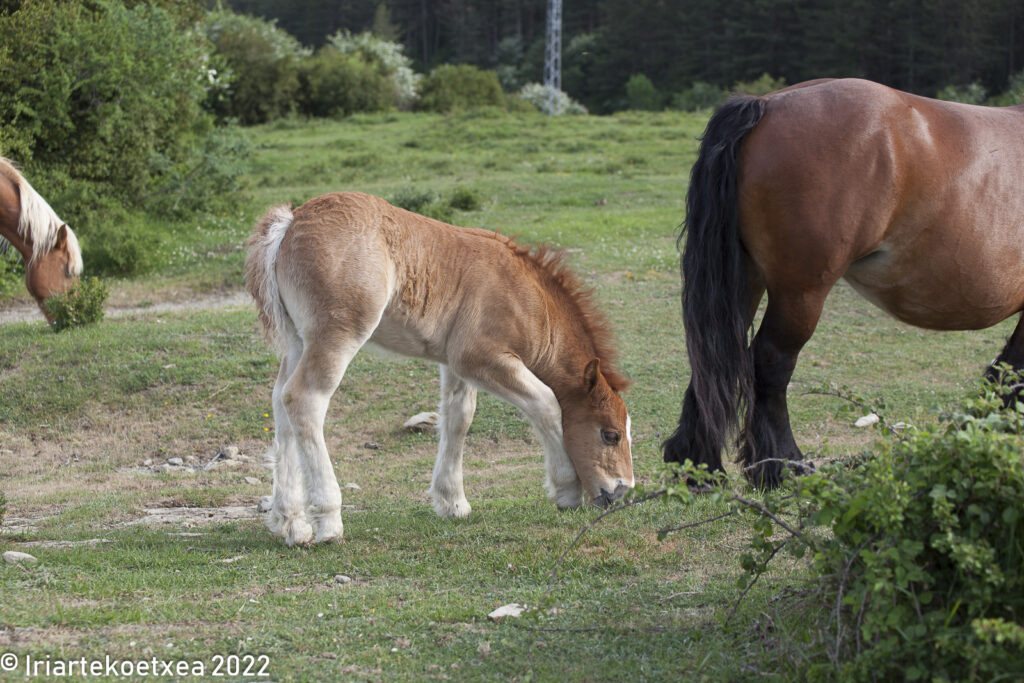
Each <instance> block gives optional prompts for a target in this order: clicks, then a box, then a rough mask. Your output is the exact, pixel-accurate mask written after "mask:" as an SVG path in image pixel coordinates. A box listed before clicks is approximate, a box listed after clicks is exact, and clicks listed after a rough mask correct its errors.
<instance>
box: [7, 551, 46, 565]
mask: <svg viewBox="0 0 1024 683" xmlns="http://www.w3.org/2000/svg"><path fill="white" fill-rule="evenodd" d="M38 561H39V560H37V559H36V558H35V557H34V556H33V555H29V554H28V553H19V552H18V551H17V550H8V551H7V552H5V553H4V562H8V563H10V564H35V563H36V562H38Z"/></svg>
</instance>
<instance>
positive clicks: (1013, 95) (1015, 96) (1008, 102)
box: [986, 71, 1024, 107]
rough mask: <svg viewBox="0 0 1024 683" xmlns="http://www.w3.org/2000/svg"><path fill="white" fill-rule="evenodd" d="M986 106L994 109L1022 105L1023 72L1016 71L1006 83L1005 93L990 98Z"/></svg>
mask: <svg viewBox="0 0 1024 683" xmlns="http://www.w3.org/2000/svg"><path fill="white" fill-rule="evenodd" d="M986 104H990V105H993V106H996V107H1012V106H1014V105H1018V104H1024V71H1018V72H1017V73H1015V74H1013V75H1012V76H1010V82H1009V83H1007V86H1006V91H1005V92H1003V93H1001V94H999V95H996V96H995V97H992V98H990V99H989V100H988V102H987V103H986Z"/></svg>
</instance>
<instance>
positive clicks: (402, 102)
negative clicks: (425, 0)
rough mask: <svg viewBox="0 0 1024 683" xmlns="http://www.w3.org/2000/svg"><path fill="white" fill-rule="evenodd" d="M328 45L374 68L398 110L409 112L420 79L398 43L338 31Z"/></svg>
mask: <svg viewBox="0 0 1024 683" xmlns="http://www.w3.org/2000/svg"><path fill="white" fill-rule="evenodd" d="M381 8H384V9H385V10H386V6H385V5H380V6H379V7H378V10H380V9H381ZM327 44H328V45H330V46H331V47H332V48H334V49H335V50H337V51H338V52H340V53H341V54H343V55H359V56H361V57H362V58H363V60H364V61H366V62H367V63H370V64H375V65H377V66H378V67H379V69H380V72H381V74H382V75H383V76H384V77H385V78H387V79H388V80H389V81H390V83H391V85H392V92H393V94H394V104H395V105H396V106H397V107H399V108H400V109H408V108H410V107H411V106H412V105H413V103H414V102H415V101H416V97H417V91H418V88H419V84H420V80H421V79H422V76H420V75H419V74H417V73H416V72H414V71H413V70H412V60H410V59H409V58H408V57H406V56H405V54H404V53H403V50H404V48H403V46H402V45H401V43H396V42H393V41H389V40H383V39H381V38H378V37H377V36H375V35H374V34H372V33H369V32H364V33H359V34H357V35H352V34H351V33H349V32H348V31H338V32H337V33H335V34H334V35H332V36H331V37H329V38H328V39H327Z"/></svg>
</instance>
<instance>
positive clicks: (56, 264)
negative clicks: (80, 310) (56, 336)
mask: <svg viewBox="0 0 1024 683" xmlns="http://www.w3.org/2000/svg"><path fill="white" fill-rule="evenodd" d="M8 245H13V246H14V248H15V249H17V250H18V253H20V254H21V258H22V260H23V261H24V262H25V286H26V287H27V288H28V291H29V294H31V295H32V297H33V298H34V299H35V300H36V303H38V304H39V308H40V309H41V310H42V311H43V315H45V316H46V317H47V319H48V320H49V315H48V314H47V313H46V310H45V309H44V308H43V302H44V301H46V299H47V298H48V297H51V296H54V295H55V294H63V293H64V292H66V291H67V290H68V289H69V288H70V287H72V286H74V284H75V283H76V282H78V276H79V275H81V274H82V252H81V250H80V249H79V248H78V239H77V238H76V237H75V233H73V232H72V231H71V228H69V227H68V226H67V225H66V224H65V223H64V222H63V221H61V219H60V218H58V217H57V214H56V213H54V211H53V209H51V208H50V205H49V204H47V203H46V200H45V199H43V198H42V197H40V196H39V193H38V192H36V191H35V190H33V189H32V186H31V185H29V184H28V181H27V180H25V177H24V176H22V175H21V173H19V172H18V170H17V169H16V168H15V167H14V165H13V164H11V162H10V161H8V160H7V159H4V158H3V157H0V252H5V251H7V248H8Z"/></svg>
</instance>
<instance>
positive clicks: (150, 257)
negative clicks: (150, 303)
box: [82, 214, 163, 277]
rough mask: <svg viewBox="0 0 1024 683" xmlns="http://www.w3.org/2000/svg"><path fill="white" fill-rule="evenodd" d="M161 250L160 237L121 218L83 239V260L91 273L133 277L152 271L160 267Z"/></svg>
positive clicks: (161, 241)
mask: <svg viewBox="0 0 1024 683" xmlns="http://www.w3.org/2000/svg"><path fill="white" fill-rule="evenodd" d="M115 215H116V214H115ZM162 247H163V236H162V235H161V234H159V233H158V232H155V231H149V230H147V229H146V228H145V226H140V225H138V224H137V221H133V220H131V219H129V218H128V217H127V216H121V217H120V218H119V219H117V220H114V221H111V222H109V223H105V224H100V225H98V226H97V227H96V228H95V229H94V232H93V233H92V234H90V235H88V236H87V237H85V238H83V239H82V260H83V261H85V263H87V264H88V265H89V271H90V272H93V273H101V274H103V275H113V276H118V277H132V276H136V275H142V274H144V273H148V272H149V271H151V270H153V269H154V268H155V267H156V266H157V265H158V264H159V263H160V254H161V249H162Z"/></svg>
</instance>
